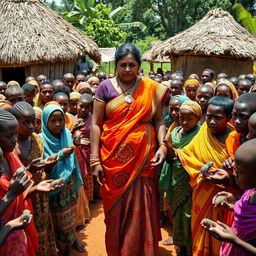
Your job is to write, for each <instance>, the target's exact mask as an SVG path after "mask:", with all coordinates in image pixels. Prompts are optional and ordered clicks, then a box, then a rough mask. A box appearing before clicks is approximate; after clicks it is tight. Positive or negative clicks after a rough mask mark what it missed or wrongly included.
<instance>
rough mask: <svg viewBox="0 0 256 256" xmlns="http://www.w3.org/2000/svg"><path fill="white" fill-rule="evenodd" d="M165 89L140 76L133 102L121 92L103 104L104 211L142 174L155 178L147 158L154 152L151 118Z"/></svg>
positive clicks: (154, 144) (102, 160)
mask: <svg viewBox="0 0 256 256" xmlns="http://www.w3.org/2000/svg"><path fill="white" fill-rule="evenodd" d="M167 90H168V89H167V88H166V87H165V86H164V85H161V84H157V83H156V82H154V81H151V80H150V79H148V78H142V79H141V81H140V82H139V84H138V85H137V88H136V89H135V91H134V93H133V98H134V101H133V103H132V104H128V103H126V102H125V95H123V94H121V95H119V96H117V97H115V98H114V99H112V100H111V101H110V102H109V103H108V104H107V105H106V120H105V123H104V125H103V131H102V134H101V151H100V153H101V162H102V166H103V169H104V174H105V181H103V186H102V188H101V195H102V199H103V206H104V211H105V214H108V212H109V211H110V210H111V209H112V207H113V206H114V205H115V204H116V203H117V202H118V200H119V199H120V198H121V197H122V196H123V195H124V194H125V192H126V191H127V189H128V188H129V187H130V185H131V184H132V183H133V182H134V181H135V180H136V178H137V177H138V176H139V175H141V176H144V177H156V168H152V167H151V166H150V161H151V160H152V158H153V157H154V154H155V151H156V140H155V138H156V133H155V130H154V127H153V125H152V124H151V120H152V119H153V117H154V115H155V113H156V110H157V107H158V106H159V104H160V103H161V101H162V99H163V98H164V96H165V94H166V91H167Z"/></svg>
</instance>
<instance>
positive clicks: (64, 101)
mask: <svg viewBox="0 0 256 256" xmlns="http://www.w3.org/2000/svg"><path fill="white" fill-rule="evenodd" d="M53 100H54V101H56V102H58V103H59V104H60V106H61V108H62V110H63V112H64V113H65V122H66V128H67V129H68V130H69V131H71V130H72V129H73V128H74V125H75V122H74V119H73V117H72V116H71V115H70V114H69V113H67V111H68V100H69V96H68V95H67V94H66V93H64V92H57V93H56V94H54V96H53Z"/></svg>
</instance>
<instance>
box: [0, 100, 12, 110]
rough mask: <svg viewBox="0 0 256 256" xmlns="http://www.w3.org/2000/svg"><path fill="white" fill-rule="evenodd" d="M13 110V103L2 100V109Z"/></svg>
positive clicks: (0, 105)
mask: <svg viewBox="0 0 256 256" xmlns="http://www.w3.org/2000/svg"><path fill="white" fill-rule="evenodd" d="M7 108H12V103H11V102H10V101H8V100H0V109H7Z"/></svg>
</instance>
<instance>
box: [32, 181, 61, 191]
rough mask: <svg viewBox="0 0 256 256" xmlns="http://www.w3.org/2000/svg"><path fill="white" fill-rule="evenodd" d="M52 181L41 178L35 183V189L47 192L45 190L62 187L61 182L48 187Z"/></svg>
mask: <svg viewBox="0 0 256 256" xmlns="http://www.w3.org/2000/svg"><path fill="white" fill-rule="evenodd" d="M52 182H53V179H51V180H43V181H41V182H40V183H38V184H37V185H36V191H37V192H42V193H47V192H50V191H54V190H56V189H57V188H59V187H62V186H63V184H58V185H56V186H54V187H50V184H51V183H52Z"/></svg>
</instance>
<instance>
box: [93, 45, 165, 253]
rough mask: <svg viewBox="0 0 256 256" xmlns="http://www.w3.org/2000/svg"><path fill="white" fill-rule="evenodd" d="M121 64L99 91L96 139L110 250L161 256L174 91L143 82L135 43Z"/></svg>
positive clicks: (123, 50)
mask: <svg viewBox="0 0 256 256" xmlns="http://www.w3.org/2000/svg"><path fill="white" fill-rule="evenodd" d="M115 63H116V72H117V77H115V78H112V79H110V80H105V81H103V82H102V83H101V84H100V85H99V88H98V90H97V92H96V96H95V102H94V110H93V119H92V128H91V136H90V138H91V156H90V164H91V167H92V168H93V174H94V175H95V176H96V177H97V180H98V181H99V183H100V184H101V195H102V199H103V207H104V212H105V224H106V235H105V243H106V250H107V254H108V255H109V256H117V255H124V256H128V255H129V256H130V255H138V256H143V255H147V256H155V255H158V241H159V240H160V237H161V235H160V227H159V216H158V215H159V212H158V211H159V206H158V198H157V195H158V192H157V166H159V165H161V163H162V162H163V161H164V159H165V155H166V147H165V146H164V144H163V138H164V136H165V132H166V127H165V125H164V120H163V117H162V101H163V99H164V97H165V94H166V91H167V90H168V89H167V88H166V87H165V86H163V85H160V84H157V83H156V82H154V81H152V80H150V79H148V78H139V77H138V71H139V67H140V64H141V59H140V53H139V51H138V49H137V48H136V47H135V46H134V45H132V44H124V45H121V46H120V47H119V48H118V49H117V51H116V54H115ZM156 138H157V139H158V141H156ZM157 142H158V143H157ZM157 147H159V148H158V149H157Z"/></svg>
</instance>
